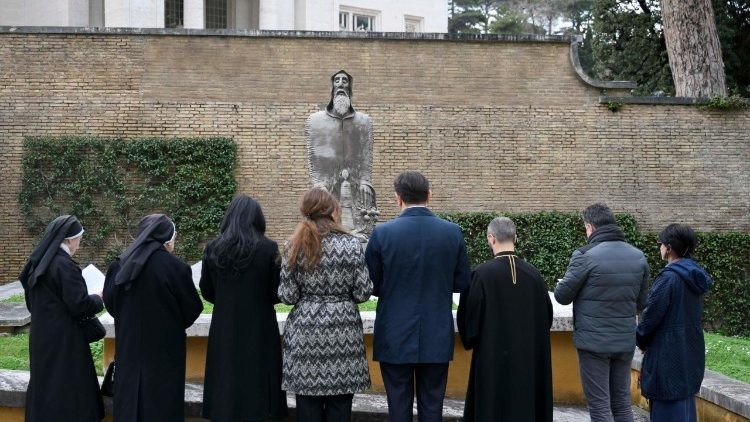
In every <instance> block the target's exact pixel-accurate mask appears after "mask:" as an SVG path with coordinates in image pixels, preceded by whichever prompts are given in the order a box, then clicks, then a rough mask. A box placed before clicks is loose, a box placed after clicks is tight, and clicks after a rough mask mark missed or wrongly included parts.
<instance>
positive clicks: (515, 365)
mask: <svg viewBox="0 0 750 422" xmlns="http://www.w3.org/2000/svg"><path fill="white" fill-rule="evenodd" d="M515 239H516V226H515V224H514V223H513V221H511V220H510V219H509V218H507V217H497V218H495V219H494V220H492V222H490V224H489V226H488V228H487V240H488V242H489V244H490V247H491V248H492V252H493V253H494V255H495V257H494V259H492V260H491V261H487V262H485V263H483V264H480V265H479V266H477V268H476V269H475V270H474V272H473V273H472V282H471V287H470V288H469V290H468V291H466V292H464V293H462V294H461V301H460V304H459V306H458V329H459V334H460V335H461V340H462V342H463V344H464V347H465V348H466V349H467V350H468V349H473V350H474V353H473V355H472V358H471V370H470V373H469V385H468V387H467V389H466V403H465V405H464V421H467V422H468V421H482V422H502V421H510V422H525V421H535V422H539V421H549V422H551V421H552V362H551V357H550V333H549V330H550V327H551V326H552V302H551V300H550V297H549V292H548V290H547V285H546V283H545V282H544V279H543V278H542V276H541V274H539V271H538V270H537V269H536V268H534V266H533V265H531V264H529V263H527V262H526V261H524V260H522V259H521V258H519V257H518V256H516V254H515V245H514V244H515Z"/></svg>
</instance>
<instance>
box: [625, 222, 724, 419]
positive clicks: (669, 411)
mask: <svg viewBox="0 0 750 422" xmlns="http://www.w3.org/2000/svg"><path fill="white" fill-rule="evenodd" d="M658 244H659V253H660V256H661V258H662V259H663V260H665V261H667V266H666V267H664V269H663V270H662V271H661V272H660V273H659V275H657V276H656V279H655V280H654V284H653V286H652V288H651V291H650V292H649V296H648V299H647V301H646V308H645V309H644V310H643V314H642V315H641V319H640V323H639V324H638V332H637V335H636V343H637V344H638V348H640V349H641V350H642V351H643V354H644V355H643V364H642V365H641V366H642V369H641V393H642V394H643V396H644V397H646V398H648V399H649V401H650V406H651V421H652V422H671V421H682V422H696V421H697V418H696V411H695V394H697V393H698V391H699V390H700V386H701V382H702V381H703V372H704V370H705V343H704V340H703V326H702V324H701V315H702V312H703V295H704V294H705V293H706V292H707V291H708V289H709V288H710V287H711V284H712V283H713V281H712V280H711V277H710V276H709V275H708V273H707V272H706V270H705V269H703V268H702V267H701V266H700V265H698V263H697V262H695V261H694V260H693V258H692V255H693V252H694V251H695V247H696V245H697V239H696V236H695V232H694V231H693V229H691V228H690V227H688V226H686V225H683V224H670V225H669V226H667V227H666V228H665V229H664V230H662V232H661V233H660V234H659V238H658Z"/></svg>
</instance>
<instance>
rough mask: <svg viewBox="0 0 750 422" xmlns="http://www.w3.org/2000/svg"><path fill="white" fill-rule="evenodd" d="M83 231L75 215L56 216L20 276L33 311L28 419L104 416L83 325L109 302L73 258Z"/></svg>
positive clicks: (96, 418) (85, 419) (87, 421)
mask: <svg viewBox="0 0 750 422" xmlns="http://www.w3.org/2000/svg"><path fill="white" fill-rule="evenodd" d="M82 236H83V227H82V226H81V223H79V222H78V219H77V218H76V217H74V216H72V215H63V216H60V217H57V218H56V219H55V220H54V221H52V222H51V223H49V225H48V226H47V229H46V230H45V231H44V237H43V238H42V240H41V242H39V245H37V247H36V248H35V249H34V252H33V253H32V254H31V256H30V257H29V260H28V262H27V263H26V265H25V266H24V268H23V271H22V272H21V275H20V276H19V277H18V278H19V280H20V281H21V284H22V285H23V289H24V291H25V293H26V307H27V308H28V309H29V312H31V330H30V334H29V360H30V363H31V378H30V380H29V387H28V389H27V391H26V420H27V421H29V422H35V421H81V422H92V421H100V420H102V418H103V417H104V405H103V403H102V397H101V395H100V394H99V381H98V380H97V379H96V370H95V369H94V362H93V360H92V359H91V349H89V340H94V339H87V338H86V335H85V334H84V330H83V327H82V322H83V321H85V320H86V319H88V318H95V317H96V313H97V312H99V311H101V310H102V309H103V308H104V303H102V298H101V296H100V295H96V294H93V295H90V294H88V291H87V289H86V281H84V279H83V276H82V275H81V268H80V267H79V266H78V263H76V262H75V261H74V260H73V255H75V253H76V251H77V250H78V247H79V246H80V243H81V237H82ZM84 323H85V322H84ZM101 336H102V337H103V336H104V333H101ZM99 338H101V337H99Z"/></svg>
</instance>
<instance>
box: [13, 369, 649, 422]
mask: <svg viewBox="0 0 750 422" xmlns="http://www.w3.org/2000/svg"><path fill="white" fill-rule="evenodd" d="M99 381H100V382H101V378H100V379H99ZM28 382H29V372H28V371H11V370H0V408H1V407H6V408H23V407H24V406H25V405H26V386H27V385H28ZM286 400H287V405H288V406H289V417H288V418H287V419H285V421H292V420H294V414H295V407H296V402H295V399H294V395H293V394H287V399H286ZM463 409H464V402H463V400H461V399H450V398H446V399H445V401H444V402H443V422H459V421H461V420H462V416H463ZM104 410H105V412H106V413H107V414H112V399H111V398H108V397H105V398H104ZM202 410H203V384H201V383H193V382H188V383H187V384H185V417H186V420H204V419H200V418H199V417H200V414H201V411H202ZM387 412H388V402H387V400H386V397H385V395H384V394H377V393H361V394H355V395H354V402H353V403H352V421H354V422H374V421H385V420H387V419H388V413H387ZM633 413H634V416H635V420H636V421H637V422H646V421H648V417H647V416H646V413H645V412H644V411H643V410H642V409H639V408H637V407H635V406H634V407H633ZM413 414H414V415H416V407H415V409H414V413H413ZM587 417H588V412H587V410H586V408H585V407H580V406H568V405H555V407H554V416H553V418H554V420H555V421H556V422H578V421H581V420H584V419H586V418H587Z"/></svg>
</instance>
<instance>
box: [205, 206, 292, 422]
mask: <svg viewBox="0 0 750 422" xmlns="http://www.w3.org/2000/svg"><path fill="white" fill-rule="evenodd" d="M220 231H221V234H220V235H219V237H218V238H217V239H216V240H214V241H212V242H211V243H209V244H208V245H207V246H206V250H205V252H204V254H203V269H202V271H201V281H200V288H201V293H202V294H203V297H204V298H205V299H206V300H208V301H209V302H211V303H213V304H214V305H215V306H214V312H213V316H212V319H211V329H210V331H209V334H208V353H207V355H206V376H205V384H204V390H203V417H204V418H207V419H210V420H212V421H226V422H244V421H262V420H267V419H281V418H283V417H285V416H286V414H287V405H286V393H285V392H284V391H282V390H281V340H280V339H279V327H278V324H277V322H276V312H275V311H274V308H273V305H274V304H275V303H278V301H279V300H278V298H277V297H276V290H277V289H278V287H279V264H280V262H279V261H280V260H279V259H278V258H279V257H278V255H279V250H278V246H277V245H276V242H273V241H271V240H269V239H268V238H266V237H265V236H264V233H265V231H266V220H265V218H264V217H263V211H262V210H261V208H260V205H258V203H257V202H256V201H255V200H253V199H252V198H250V197H248V196H246V195H238V196H236V197H235V198H234V199H233V200H232V203H231V204H229V208H228V209H227V213H226V215H225V216H224V221H223V222H222V223H221V229H220Z"/></svg>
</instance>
